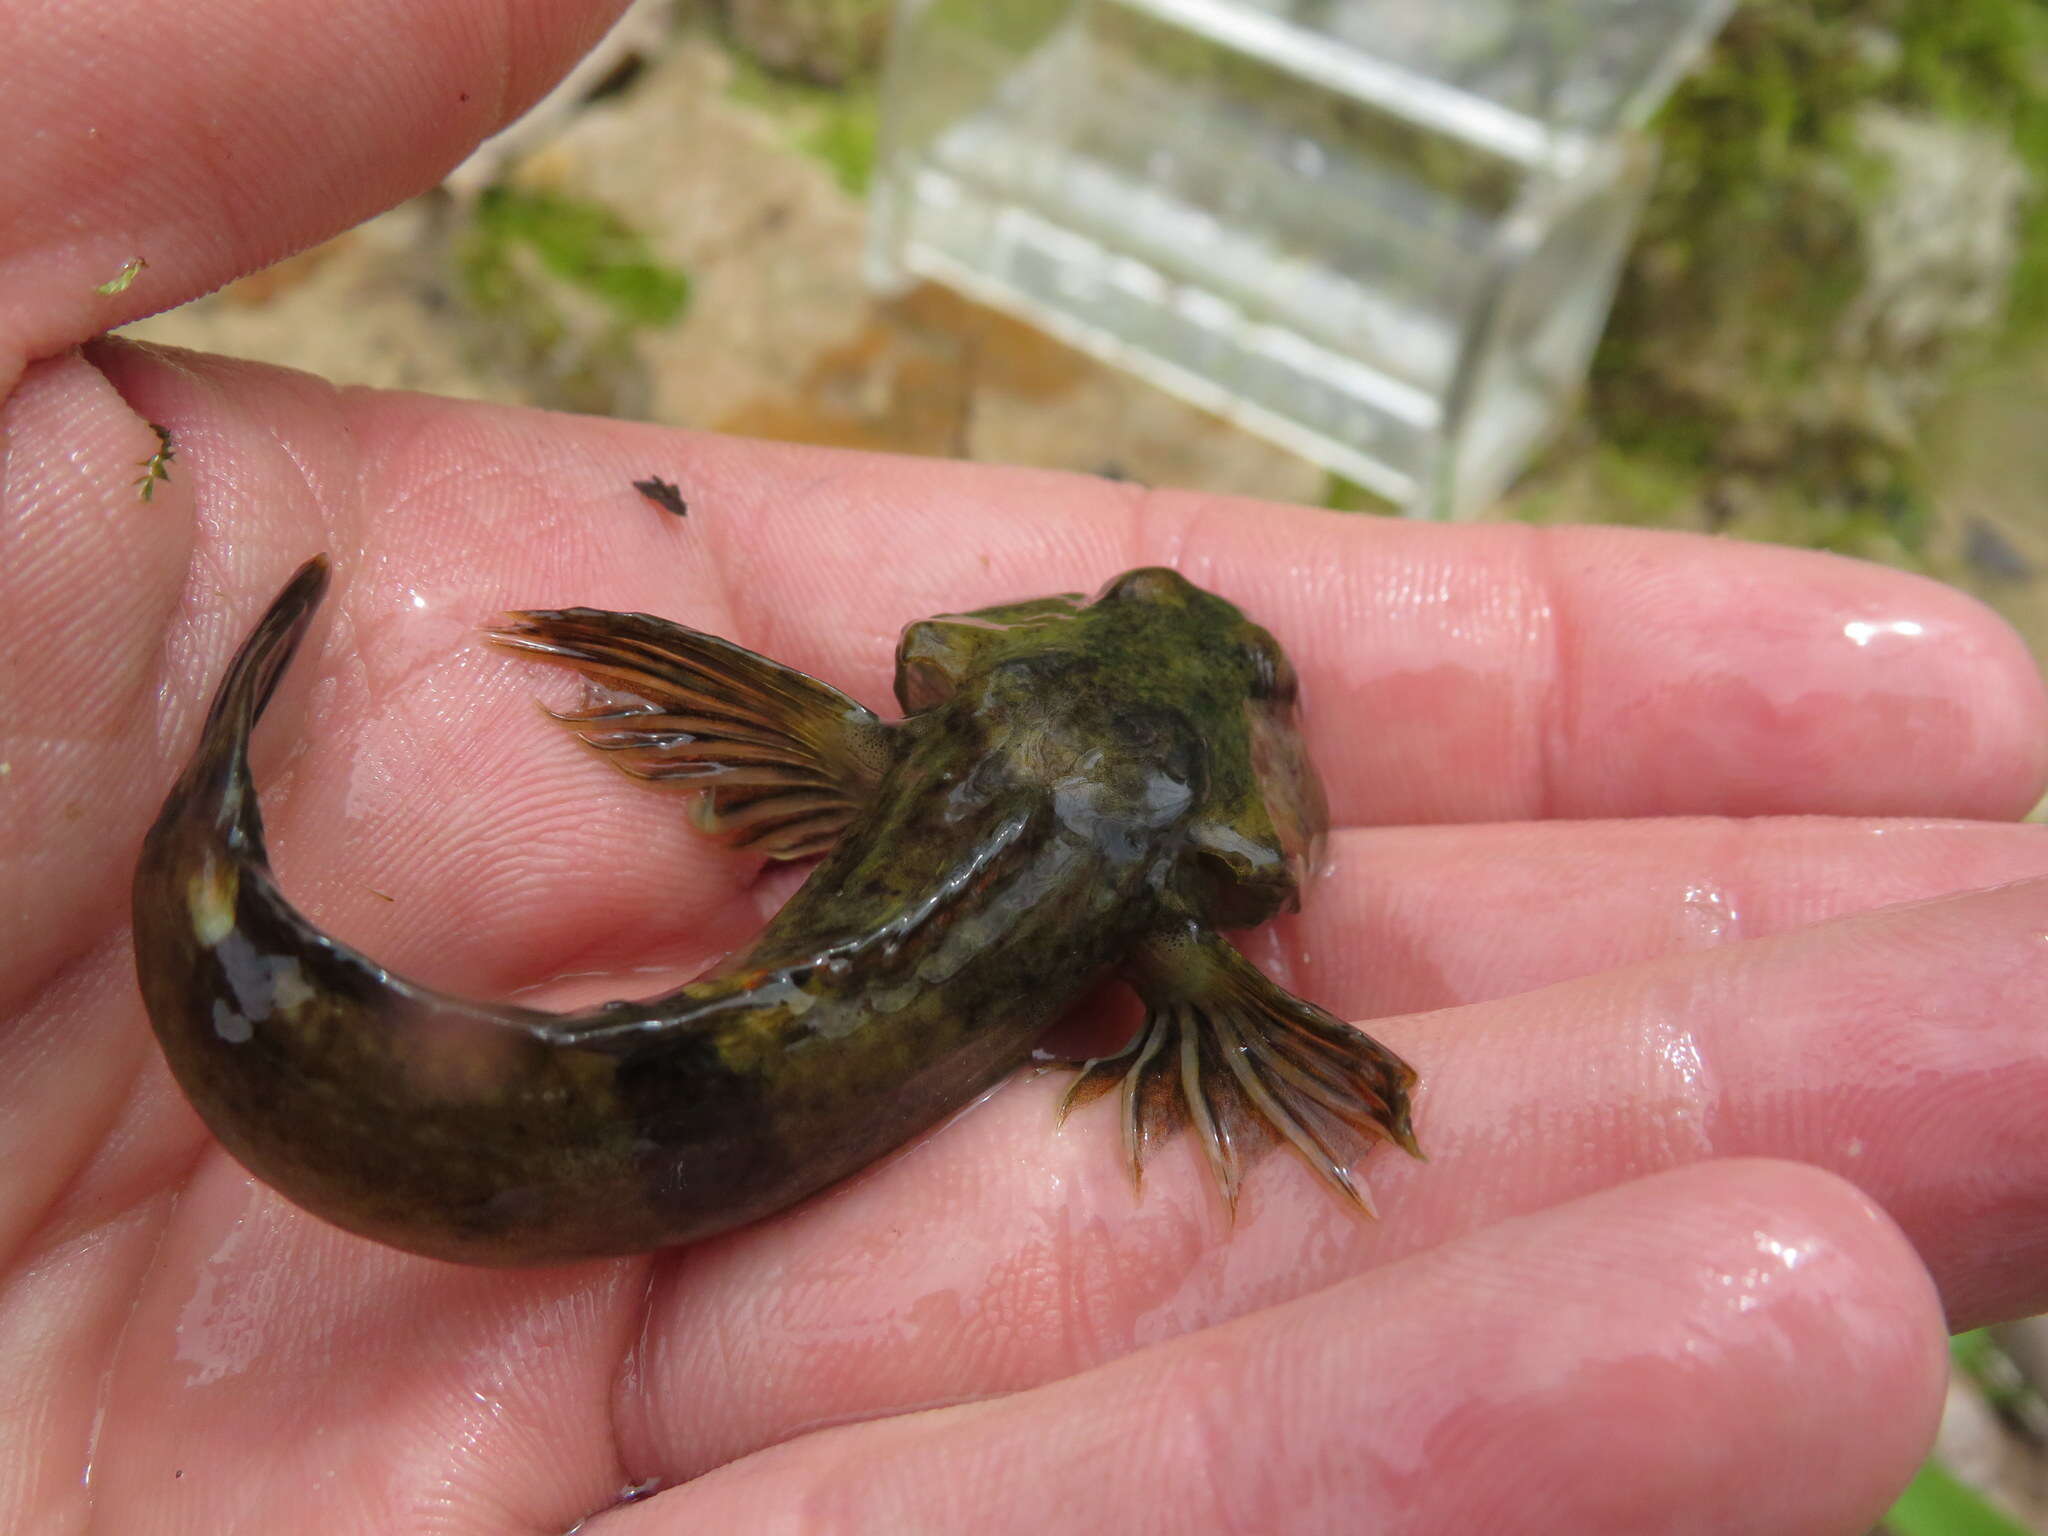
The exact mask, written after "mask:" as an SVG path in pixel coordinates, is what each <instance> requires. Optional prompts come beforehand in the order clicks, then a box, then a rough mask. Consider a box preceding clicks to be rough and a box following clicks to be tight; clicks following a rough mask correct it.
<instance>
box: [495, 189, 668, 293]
mask: <svg viewBox="0 0 2048 1536" xmlns="http://www.w3.org/2000/svg"><path fill="white" fill-rule="evenodd" d="M515 246H518V247H524V248H525V249H526V250H528V251H530V252H531V253H532V254H533V256H534V257H535V258H536V259H537V260H538V261H539V263H540V265H541V266H542V267H543V268H545V269H546V270H547V271H548V272H550V273H551V274H553V275H554V276H555V277H557V278H559V279H561V280H562V281H563V282H565V283H568V284H569V285H570V286H571V287H574V288H577V289H580V290H581V291H583V292H584V293H587V294H589V295H590V296H591V297H593V298H595V299H597V300H598V301H599V302H600V303H602V304H604V305H605V306H606V308H607V309H609V310H610V311H611V313H612V314H613V315H614V316H615V317H616V318H617V319H618V320H619V321H620V323H622V324H626V325H655V326H659V325H669V324H672V323H674V322H675V321H676V320H677V319H679V318H680V317H681V316H682V313H683V311H684V309H685V308H686V307H687V306H688V304H689V301H690V281H689V279H688V277H686V276H685V275H684V274H683V273H681V272H679V271H677V270H676V269H675V268H673V267H667V266H663V265H662V264H661V263H660V262H658V261H656V260H655V259H654V256H653V254H652V252H651V249H650V247H649V243H648V241H647V238H646V237H645V236H644V235H642V234H641V233H640V232H639V231H638V230H635V229H634V228H632V226H630V225H629V224H627V223H626V222H625V221H624V220H623V219H621V218H620V217H619V216H618V215H617V214H615V213H613V212H612V211H611V210H610V209H609V208H606V207H605V206H604V205H602V204H601V203H594V202H590V201H588V200H586V199H582V198H574V197H568V196H565V195H563V194H561V193H558V192H548V191H529V190H526V189H523V188H518V187H511V186H505V185H502V184H501V185H499V186H495V187H492V188H490V189H489V190H487V191H486V192H485V193H484V194H483V196H482V197H481V198H480V199H479V200H478V202H477V207H476V226H475V238H474V239H473V241H472V246H471V250H470V253H469V258H468V262H467V268H468V273H467V275H468V278H469V286H470V288H471V291H472V293H473V294H474V295H475V297H476V298H477V299H478V301H479V302H480V303H482V304H484V305H485V306H486V307H491V306H492V304H493V301H495V300H501V299H502V298H503V297H504V292H503V290H504V289H505V287H506V285H507V283H508V282H509V281H510V280H511V274H510V270H509V268H508V265H507V254H508V253H509V251H510V250H511V249H512V248H513V247H515Z"/></svg>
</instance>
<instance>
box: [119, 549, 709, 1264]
mask: <svg viewBox="0 0 2048 1536" xmlns="http://www.w3.org/2000/svg"><path fill="white" fill-rule="evenodd" d="M326 585H327V562H326V561H325V559H324V558H320V559H314V560H311V561H308V562H307V563H306V564H305V565H304V566H302V567H301V568H300V569H299V571H298V573H297V574H296V575H295V576H294V577H293V578H292V580H291V582H290V583H289V584H288V585H287V586H286V587H285V589H284V590H283V591H282V592H281V593H279V595H278V597H277V599H276V600H275V601H274V602H273V603H272V604H271V606H270V608H269V609H268V610H267V611H266V612H265V613H264V615H263V618H262V619H261V621H260V622H259V623H258V624H257V626H256V628H255V629H254V630H253V631H252V632H251V634H250V636H249V638H248V639H247V640H246V641H245V642H244V643H243V645H242V647H241V649H240V650H239V651H237V652H236V653H235V657H234V659H233V661H231V662H230V663H229V665H228V669H227V672H226V675H225V676H224V678H223V679H222V681H221V684H220V688H219V690H218V692H217V693H216V694H215V697H214V701H213V706H212V709H211V710H210V711H209V713H208V715H207V718H206V724H205V726H204V728H203V730H202V731H201V734H200V741H199V745H198V747H197V748H196V750H195V752H194V754H193V757H192V760H191V762H190V764H189V765H188V766H187V768H186V769H185V772H184V773H183V775H182V776H181V777H180V778H179V780H178V782H177V785H176V786H175V787H174V788H173V790H172V792H171V794H170V796H169V798H168V799H167V801H166V803H165V806H164V809H163V812H162V814H161V815H160V816H159V817H158V818H157V821H156V824H155V825H154V826H153V827H152V828H151V829H150V832H149V835H148V837H147V838H146V839H145V840H144V843H143V853H142V859H141V862H140V864H139V866H138V867H137V870H136V876H135V886H134V905H133V915H134V925H135V926H134V942H135V967H136V976H137V980H138V983H139V985H140V987H141V991H142V996H143V1002H144V1004H145V1006H146V1007H147V1009H148V1012H149V1015H150V1020H151V1023H152V1024H153V1026H154V1027H155V1031H156V1035H157V1039H158V1041H159V1043H160V1044H161V1046H162V1048H163V1052H164V1057H165V1059H166V1061H167V1062H168V1063H169V1065H170V1067H171V1071H172V1073H173V1074H174V1075H175V1076H176V1077H177V1079H178V1081H179V1083H180V1085H181V1086H182V1087H183V1088H184V1089H185V1092H186V1095H187V1097H188V1098H189V1099H190V1100H191V1101H192V1103H193V1105H194V1107H195V1108H197V1109H198V1110H199V1112H200V1114H201V1116H202V1117H203V1118H204V1119H205V1121H206V1123H207V1125H208V1128H209V1129H211V1130H212V1131H213V1133H214V1135H215V1136H216V1137H217V1138H218V1139H219V1140H220V1142H221V1143H222V1145H223V1146H225V1147H226V1148H227V1150H228V1151H229V1152H230V1153H232V1154H233V1155H234V1156H235V1158H236V1159H237V1160H238V1161H240V1162H241V1163H242V1164H243V1165H244V1166H245V1167H247V1168H249V1169H250V1170H251V1171H252V1172H254V1173H255V1174H256V1175H257V1176H258V1177H260V1178H261V1179H263V1180H264V1181H265V1182H266V1183H268V1184H270V1185H272V1186H273V1187H275V1188H276V1189H278V1190H280V1191H282V1192H283V1193H284V1194H285V1195H287V1196H289V1197H290V1198H291V1199H292V1200H294V1201H295V1202H297V1203H298V1204H300V1205H302V1206H304V1207H305V1208H306V1209H308V1210H310V1211H313V1212H314V1213H315V1214H317V1215H320V1216H323V1217H325V1218H326V1219H328V1220H329V1221H332V1222H334V1223H335V1224H336V1225H339V1226H343V1227H346V1228H348V1229H350V1230H352V1231H356V1232H360V1233H363V1234H364V1235H366V1236H370V1237H374V1238H377V1239H379V1240H380V1241H383V1242H387V1243H390V1244H392V1245H393V1246H396V1247H400V1248H406V1249H410V1250H411V1251H413V1252H416V1253H424V1254H429V1255H431V1256H434V1257H438V1258H447V1259H457V1260H464V1261H467V1262H473V1263H487V1264H495V1263H533V1262H545V1261H551V1260H556V1259H562V1258H573V1257H581V1256H585V1255H587V1254H591V1253H595V1252H603V1251H616V1248H617V1246H618V1245H620V1244H622V1243H623V1244H624V1245H626V1246H654V1240H658V1239H659V1238H660V1237H661V1236H662V1235H663V1233H662V1229H661V1222H662V1220H664V1219H665V1216H664V1213H663V1212H661V1211H657V1210H655V1209H653V1208H652V1207H651V1206H650V1205H649V1203H648V1201H647V1200H646V1199H645V1198H644V1193H643V1179H642V1175H641V1173H640V1171H639V1169H638V1166H637V1164H636V1163H635V1161H634V1157H635V1152H636V1149H637V1143H636V1142H635V1141H634V1139H633V1135H632V1125H631V1123H630V1119H629V1117H628V1115H627V1114H626V1112H625V1111H624V1110H622V1108H621V1105H620V1101H619V1098H618V1096H617V1094H616V1092H615V1089H614V1082H615V1062H614V1061H613V1059H611V1058H607V1057H602V1056H597V1055H593V1054H592V1053H590V1052H587V1051H583V1050H579V1049H577V1048H576V1047H575V1046H574V1044H573V1043H571V1042H569V1041H567V1040H566V1039H565V1036H567V1035H568V1034H569V1033H571V1032H573V1031H575V1030H576V1029H578V1028H579V1027H587V1026H590V1025H591V1024H593V1023H595V1024H609V1023H611V1022H612V1020H613V1016H614V1014H615V1013H616V1012H617V1010H608V1009H598V1010H592V1011H587V1012H586V1013H585V1014H542V1013H538V1012H535V1011H533V1010H529V1009H522V1008H517V1007H514V1006H511V1005H506V1004H495V1005H494V1004H486V1003H478V1002H471V1001H468V1000H466V999H462V998H458V997H453V996H449V995H447V994H443V993H440V992H437V991H435V990H433V989H431V988H428V987H425V986H421V985H419V984H417V983H414V982H411V981H408V980H406V979H405V978H404V977H401V976H398V975H395V974H393V973H392V972H390V971H389V970H387V969H385V968H384V967H383V966H380V965H378V964H377V963H376V962H375V961H373V960H371V959H369V958H368V957H367V956H365V955H363V954H361V953H359V952H358V951H356V950H354V949H352V948H350V947H349V946H348V945H346V944H343V943H341V942H340V941H338V940H336V939H334V938H332V937H330V936H329V935H327V934H325V933H323V932H322V931H321V930H320V929H319V928H318V927H317V926H315V925H314V924H313V923H312V922H311V921H310V920H309V919H308V918H307V917H305V916H304V915H303V914H302V913H300V912H299V911H298V910H297V908H296V907H294V906H293V905H292V903H291V902H290V900H289V899H288V898H287V897H286V896H285V895H284V893H283V892H282V891H281V890H279V889H278V886H277V883H276V881H275V880H274V879H273V878H272V876H271V873H270V868H269V862H268V859H267V856H266V854H265V850H264V845H263V822H262V817H261V814H260V812H259V810H258V806H257V796H256V787H255V784H254V781H253V779H252V777H251V773H250V766H249V735H250V731H251V729H252V728H253V727H254V726H255V724H256V722H257V720H258V718H259V717H260V716H261V715H262V713H263V710H264V706H265V705H266V704H267V703H268V702H269V701H270V698H271V696H272V694H273V693H274V692H275V690H276V688H277V684H278V679H279V677H280V676H281V675H282V674H283V672H284V669H285V667H286V665H287V664H288V663H289V662H290V660H291V658H292V653H293V652H294V650H295V649H296V648H297V647H298V645H299V643H300V641H301V640H302V639H303V638H304V637H305V635H306V633H307V630H308V628H309V627H310V624H311V621H312V619H313V616H314V613H315V611H316V610H317V609H318V606H319V603H320V598H321V594H322V592H323V591H324V589H325V587H326ZM638 1022H640V1023H642V1024H645V1023H648V1022H650V1021H649V1020H648V1019H647V1018H645V1017H644V1016H643V1017H639V1018H638ZM648 1033H651V1032H648ZM710 1075H711V1074H710V1071H709V1069H708V1068H704V1069H700V1070H699V1071H698V1072H697V1074H696V1076H697V1077H698V1078H704V1077H707V1076H710ZM692 1080H693V1081H694V1080H695V1079H694V1078H693V1079H692ZM714 1086H718V1085H717V1084H714ZM565 1170H566V1171H565ZM650 1239H652V1240H650Z"/></svg>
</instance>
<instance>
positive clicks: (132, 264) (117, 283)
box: [93, 256, 149, 296]
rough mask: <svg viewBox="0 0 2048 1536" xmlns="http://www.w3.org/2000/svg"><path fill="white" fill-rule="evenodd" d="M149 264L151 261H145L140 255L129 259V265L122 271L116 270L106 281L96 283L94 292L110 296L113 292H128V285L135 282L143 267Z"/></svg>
mask: <svg viewBox="0 0 2048 1536" xmlns="http://www.w3.org/2000/svg"><path fill="white" fill-rule="evenodd" d="M148 265H149V263H148V262H146V261H144V260H143V259H142V258H141V257H140V256H137V257H134V258H133V259H131V260H130V261H129V263H128V265H127V266H125V267H123V268H122V269H121V270H120V271H118V272H116V273H115V274H114V275H113V276H112V277H110V278H108V279H107V280H106V281H105V282H104V283H99V284H96V285H94V287H93V292H94V293H103V294H107V295H109V296H112V295H113V294H117V293H126V292H127V291H128V285H129V284H130V283H132V282H134V281H135V279H136V278H137V277H139V276H141V275H142V269H143V268H144V267H146V266H148Z"/></svg>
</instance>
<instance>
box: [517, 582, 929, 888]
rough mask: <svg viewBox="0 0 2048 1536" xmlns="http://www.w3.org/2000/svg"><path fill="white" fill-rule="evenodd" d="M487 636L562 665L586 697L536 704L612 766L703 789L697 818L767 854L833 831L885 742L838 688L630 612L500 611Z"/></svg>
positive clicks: (800, 850) (863, 788)
mask: <svg viewBox="0 0 2048 1536" xmlns="http://www.w3.org/2000/svg"><path fill="white" fill-rule="evenodd" d="M508 618H510V619H511V620H512V622H511V623H509V624H507V625H505V626H504V627H502V628H498V629H493V630H490V631H487V633H488V634H489V635H490V638H491V639H492V640H493V641H495V642H496V643H497V644H499V645H502V646H506V647H508V648H510V649H512V650H519V651H528V652H532V653H534V654H536V655H540V656H545V657H547V658H549V659H550V660H553V661H559V662H561V663H563V664H564V665H566V666H570V667H573V668H575V669H576V670H577V671H578V672H581V673H582V674H583V676H584V677H585V678H586V679H588V680H589V682H590V683H592V684H593V685H594V691H595V695H596V696H595V697H594V699H593V700H592V702H590V703H587V704H585V705H583V706H582V707H580V708H577V709H571V710H552V709H551V710H549V711H548V713H549V715H551V716H552V717H553V718H554V719H555V720H557V721H559V722H560V723H561V724H563V725H564V726H567V727H568V728H569V729H570V730H572V731H574V732H575V733H576V735H577V736H579V737H581V738H582V740H583V741H584V742H585V743H587V744H588V745H589V746H591V747H593V748H595V749H596V750H597V751H599V752H602V753H604V754H605V756H606V757H607V758H608V759H609V760H610V762H611V763H612V765H613V766H614V767H616V768H618V769H619V770H620V771H621V772H623V773H627V774H630V775H632V776H633V777H634V778H638V779H650V780H655V781H657V782H664V783H678V784H682V785H684V786H686V787H692V788H699V789H702V790H703V791H704V793H703V795H702V796H701V797H700V798H698V799H697V800H696V801H695V802H694V803H693V804H692V805H691V808H690V819H691V821H692V822H693V823H694V824H695V825H696V826H697V827H698V829H699V830H701V831H703V832H706V833H708V834H710V835H711V836H713V837H717V838H720V839H722V840H724V841H725V842H728V843H730V844H732V845H733V846H734V847H738V848H750V849H753V850H754V851H756V852H759V853H765V854H767V855H769V856H770V857H771V858H778V859H801V858H808V857H810V856H811V855H813V854H817V853H822V852H824V851H825V850H826V849H827V848H829V847H831V845H832V844H833V843H834V842H835V841H836V840H837V839H838V837H839V834H840V833H841V832H842V831H843V830H844V829H845V828H846V826H847V824H848V823H849V822H851V821H852V820H853V819H854V817H855V816H857V815H858V814H859V813H860V811H861V808H862V807H863V806H865V805H866V804H867V802H868V800H869V799H870V798H871V796H872V795H873V793H874V788H875V785H876V784H877V783H878V782H879V781H880V779H881V775H882V770H883V768H884V767H885V766H886V765H887V764H888V762H889V760H890V758H891V756H892V755H893V751H894V748H893V746H892V742H891V729H892V728H891V727H890V726H888V725H886V724H884V723H883V722H882V721H881V720H880V719H878V718H877V717H876V716H875V715H874V714H873V713H872V712H870V711H869V710H867V709H865V708H863V707H862V706H861V705H859V704H857V703H855V702H854V701H853V700H852V699H850V698H848V697H847V696H846V695H845V694H843V693H841V692H840V691H839V690H838V689H836V688H833V687H831V686H829V685H828V684H825V683H821V682H819V681H818V680H817V679H816V678H814V677H810V676H808V675H806V674H804V673H802V672H799V671H797V670H795V669H794V668H793V667H785V666H783V665H781V664H780V663H778V662H773V661H770V660H769V659H768V658H767V657H765V656H760V655H757V654H755V653H754V652H753V651H750V650H747V649H746V648H745V647H744V646H738V645H734V644H733V643H732V642H731V641H729V640H721V639H719V638H718V637H717V636H715V635H707V634H702V633H700V632H699V631H697V630H694V629H689V628H686V627H685V626H683V625H681V624H673V623H670V622H669V621H668V620H666V619H657V618H654V617H653V616H651V615H649V614H644V613H612V612H607V611H605V610H603V609H598V608H564V609H558V610H552V611H533V612H522V613H513V614H510V615H508Z"/></svg>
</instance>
